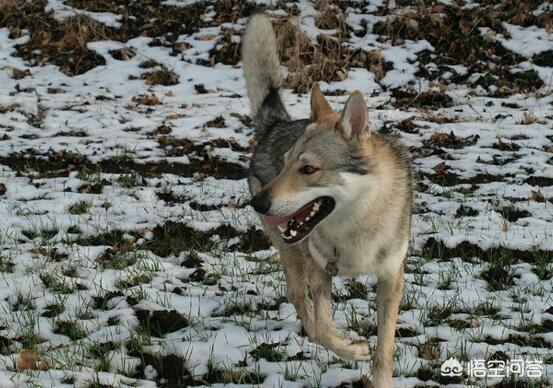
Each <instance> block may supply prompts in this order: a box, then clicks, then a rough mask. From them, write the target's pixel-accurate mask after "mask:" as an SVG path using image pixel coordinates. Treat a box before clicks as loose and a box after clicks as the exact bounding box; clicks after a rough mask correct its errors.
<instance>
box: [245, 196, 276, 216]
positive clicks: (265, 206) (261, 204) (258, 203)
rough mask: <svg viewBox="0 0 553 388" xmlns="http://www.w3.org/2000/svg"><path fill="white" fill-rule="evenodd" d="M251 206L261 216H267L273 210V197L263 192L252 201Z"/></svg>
mask: <svg viewBox="0 0 553 388" xmlns="http://www.w3.org/2000/svg"><path fill="white" fill-rule="evenodd" d="M250 203H251V205H252V206H253V208H254V209H255V211H256V212H258V213H261V214H267V213H268V212H269V209H270V208H271V197H270V196H269V193H267V192H266V191H262V192H260V193H259V194H257V195H256V196H254V197H253V198H252V200H251V202H250Z"/></svg>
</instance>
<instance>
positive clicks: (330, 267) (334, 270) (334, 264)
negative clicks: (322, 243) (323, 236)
mask: <svg viewBox="0 0 553 388" xmlns="http://www.w3.org/2000/svg"><path fill="white" fill-rule="evenodd" d="M309 242H310V243H311V246H312V247H313V248H314V249H315V250H316V251H317V253H318V254H319V255H320V256H322V257H323V258H325V259H326V266H325V271H326V272H328V273H329V274H330V275H332V276H336V275H338V261H339V260H340V252H339V251H338V248H336V247H332V257H331V258H330V259H329V258H328V256H327V255H326V253H323V251H322V250H321V248H320V247H319V245H318V244H317V241H316V240H315V239H313V238H310V239H309Z"/></svg>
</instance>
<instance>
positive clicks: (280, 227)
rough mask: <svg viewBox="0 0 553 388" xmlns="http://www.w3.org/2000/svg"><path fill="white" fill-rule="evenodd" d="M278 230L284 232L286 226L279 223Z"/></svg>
mask: <svg viewBox="0 0 553 388" xmlns="http://www.w3.org/2000/svg"><path fill="white" fill-rule="evenodd" d="M278 230H280V231H281V232H283V233H284V232H286V226H284V225H279V226H278Z"/></svg>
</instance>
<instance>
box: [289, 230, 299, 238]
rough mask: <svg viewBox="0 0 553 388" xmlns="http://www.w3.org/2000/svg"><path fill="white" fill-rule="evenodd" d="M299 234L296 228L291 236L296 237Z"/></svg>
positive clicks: (291, 232)
mask: <svg viewBox="0 0 553 388" xmlns="http://www.w3.org/2000/svg"><path fill="white" fill-rule="evenodd" d="M297 234H298V232H296V231H295V230H291V231H290V236H292V237H296V235H297Z"/></svg>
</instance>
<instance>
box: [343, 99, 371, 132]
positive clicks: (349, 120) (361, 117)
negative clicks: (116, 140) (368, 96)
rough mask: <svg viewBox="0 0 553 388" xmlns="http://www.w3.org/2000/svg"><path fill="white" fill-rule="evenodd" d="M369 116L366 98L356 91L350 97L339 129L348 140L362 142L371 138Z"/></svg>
mask: <svg viewBox="0 0 553 388" xmlns="http://www.w3.org/2000/svg"><path fill="white" fill-rule="evenodd" d="M367 116H368V114H367V104H366V102H365V97H363V94H361V92H360V91H359V90H356V91H355V92H353V93H351V95H350V96H349V98H348V102H346V106H345V107H344V110H343V111H342V116H341V117H340V121H338V126H337V128H338V129H339V130H340V131H342V134H343V135H344V137H345V138H346V139H348V140H353V139H357V140H359V141H362V140H364V139H366V138H368V137H369V136H370V126H369V122H368V120H367Z"/></svg>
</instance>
